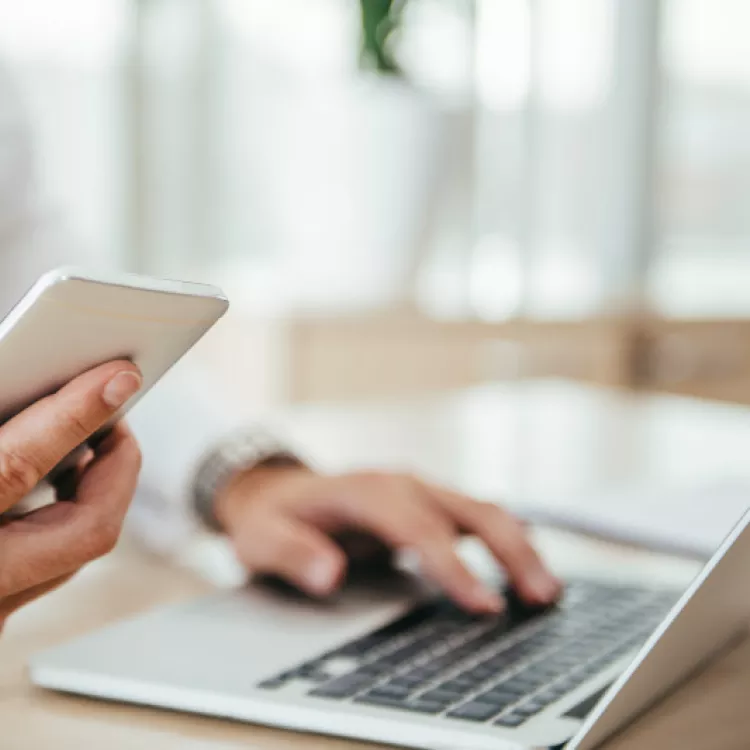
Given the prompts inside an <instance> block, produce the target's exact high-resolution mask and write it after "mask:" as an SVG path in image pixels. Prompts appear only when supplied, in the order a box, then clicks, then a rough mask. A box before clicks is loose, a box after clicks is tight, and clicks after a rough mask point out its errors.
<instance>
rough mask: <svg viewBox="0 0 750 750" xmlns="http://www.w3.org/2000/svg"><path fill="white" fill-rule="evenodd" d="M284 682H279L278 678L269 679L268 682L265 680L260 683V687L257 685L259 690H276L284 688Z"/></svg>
mask: <svg viewBox="0 0 750 750" xmlns="http://www.w3.org/2000/svg"><path fill="white" fill-rule="evenodd" d="M286 684H287V683H286V680H281V679H278V678H275V677H274V678H271V679H270V680H265V681H264V682H261V683H260V685H258V687H259V688H261V689H262V690H278V689H279V688H282V687H284V685H286Z"/></svg>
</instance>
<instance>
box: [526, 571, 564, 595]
mask: <svg viewBox="0 0 750 750" xmlns="http://www.w3.org/2000/svg"><path fill="white" fill-rule="evenodd" d="M530 583H531V588H532V590H533V591H534V594H535V595H536V596H537V598H538V599H540V600H541V601H544V602H549V601H552V600H553V599H554V598H555V597H556V596H557V594H558V592H559V591H560V585H561V584H560V581H558V580H557V579H556V578H555V577H554V576H551V575H550V574H549V573H547V572H546V571H544V570H540V571H539V572H537V573H534V574H533V575H532V577H531V581H530Z"/></svg>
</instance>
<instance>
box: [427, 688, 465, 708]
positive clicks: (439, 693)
mask: <svg viewBox="0 0 750 750" xmlns="http://www.w3.org/2000/svg"><path fill="white" fill-rule="evenodd" d="M462 698H463V695H457V694H456V693H449V692H447V691H445V690H440V689H435V690H428V691H427V692H426V693H422V694H421V695H420V696H419V699H420V700H424V701H429V702H432V703H440V704H441V705H444V706H452V705H453V704H454V703H458V702H459V701H460V700H461V699H462Z"/></svg>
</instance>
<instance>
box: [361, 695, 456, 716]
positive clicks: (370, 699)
mask: <svg viewBox="0 0 750 750" xmlns="http://www.w3.org/2000/svg"><path fill="white" fill-rule="evenodd" d="M355 702H356V703H364V704H366V705H369V706H380V707H381V708H395V709H398V710H399V711H412V712H414V713H420V714H439V713H441V712H442V711H443V710H444V709H445V706H442V705H440V704H439V703H431V702H429V701H420V700H414V701H400V700H397V699H395V698H388V697H385V696H379V695H373V694H372V693H365V694H364V695H361V696H360V697H359V698H356V700H355Z"/></svg>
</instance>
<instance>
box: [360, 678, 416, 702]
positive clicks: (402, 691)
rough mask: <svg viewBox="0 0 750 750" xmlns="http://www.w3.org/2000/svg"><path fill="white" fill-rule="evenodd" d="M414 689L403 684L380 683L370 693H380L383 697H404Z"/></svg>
mask: <svg viewBox="0 0 750 750" xmlns="http://www.w3.org/2000/svg"><path fill="white" fill-rule="evenodd" d="M411 691H412V689H411V688H407V687H402V686H401V685H394V684H393V683H388V682H386V683H384V684H382V685H378V686H377V687H374V688H373V689H372V690H370V692H369V693H368V695H378V696H380V697H382V698H397V699H404V698H407V697H408V696H409V694H410V693H411Z"/></svg>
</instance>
